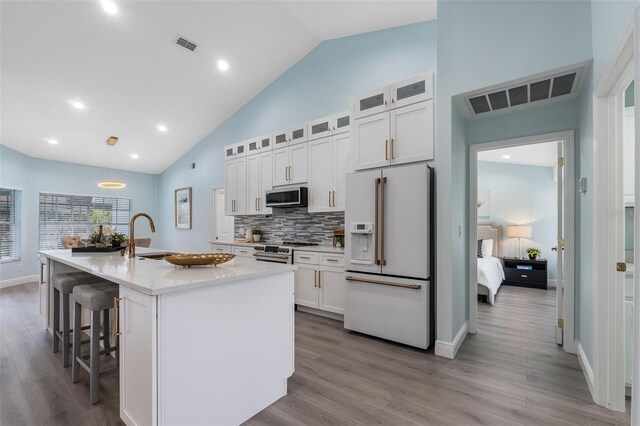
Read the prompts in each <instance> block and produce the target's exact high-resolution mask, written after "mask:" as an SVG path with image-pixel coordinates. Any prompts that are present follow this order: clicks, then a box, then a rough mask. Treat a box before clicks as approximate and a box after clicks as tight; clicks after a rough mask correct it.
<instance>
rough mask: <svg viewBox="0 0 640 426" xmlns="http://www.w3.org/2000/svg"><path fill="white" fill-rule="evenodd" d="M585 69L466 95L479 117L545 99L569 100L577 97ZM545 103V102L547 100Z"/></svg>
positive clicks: (473, 110) (469, 106)
mask: <svg viewBox="0 0 640 426" xmlns="http://www.w3.org/2000/svg"><path fill="white" fill-rule="evenodd" d="M583 71H584V68H582V67H580V68H573V69H570V70H568V71H563V72H554V73H553V74H551V75H546V76H543V77H537V78H535V79H530V80H528V81H520V82H517V83H510V84H508V85H504V86H502V87H494V88H492V89H489V90H486V89H485V90H483V91H480V92H474V93H472V94H469V95H467V96H465V97H464V100H465V103H466V104H467V107H468V108H469V111H470V113H471V115H472V116H474V117H478V116H482V115H484V114H489V113H491V112H494V111H496V112H497V111H501V112H507V111H510V109H511V108H513V107H516V106H521V105H523V106H526V105H531V106H537V105H541V104H542V103H543V101H547V102H550V101H555V100H558V101H559V100H569V98H570V97H573V98H575V97H577V95H578V92H579V90H580V87H581V83H582V81H581V80H582V75H583ZM545 103H546V102H545Z"/></svg>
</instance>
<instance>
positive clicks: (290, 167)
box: [289, 166, 293, 180]
mask: <svg viewBox="0 0 640 426" xmlns="http://www.w3.org/2000/svg"><path fill="white" fill-rule="evenodd" d="M292 168H293V166H289V180H293V179H292V178H291V169H292Z"/></svg>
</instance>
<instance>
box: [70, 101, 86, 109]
mask: <svg viewBox="0 0 640 426" xmlns="http://www.w3.org/2000/svg"><path fill="white" fill-rule="evenodd" d="M69 104H70V105H71V106H72V107H74V108H75V109H84V104H83V103H82V102H80V101H69Z"/></svg>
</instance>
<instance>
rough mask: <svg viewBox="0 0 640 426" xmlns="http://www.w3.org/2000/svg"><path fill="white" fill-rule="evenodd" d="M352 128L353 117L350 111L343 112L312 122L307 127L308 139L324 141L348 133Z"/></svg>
mask: <svg viewBox="0 0 640 426" xmlns="http://www.w3.org/2000/svg"><path fill="white" fill-rule="evenodd" d="M350 127H351V116H350V114H349V111H343V112H341V113H338V114H333V115H330V116H327V117H322V118H319V119H317V120H313V121H310V122H309V124H308V126H307V134H308V139H309V140H310V141H311V140H315V139H322V138H325V137H327V136H333V135H337V134H340V133H346V132H348V131H349V129H350Z"/></svg>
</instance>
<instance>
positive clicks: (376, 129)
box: [352, 112, 390, 170]
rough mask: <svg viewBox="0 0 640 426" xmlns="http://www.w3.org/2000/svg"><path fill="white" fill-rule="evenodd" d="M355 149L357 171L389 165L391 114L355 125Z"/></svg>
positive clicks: (375, 116) (365, 119)
mask: <svg viewBox="0 0 640 426" xmlns="http://www.w3.org/2000/svg"><path fill="white" fill-rule="evenodd" d="M352 127H353V132H352V137H353V144H354V146H353V148H354V153H355V156H356V161H355V167H356V170H363V169H372V168H376V167H383V166H386V165H388V164H389V139H390V136H389V132H390V129H389V113H387V112H385V113H382V114H376V115H372V116H370V117H365V118H361V119H359V120H355V121H354V123H353V126H352Z"/></svg>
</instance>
